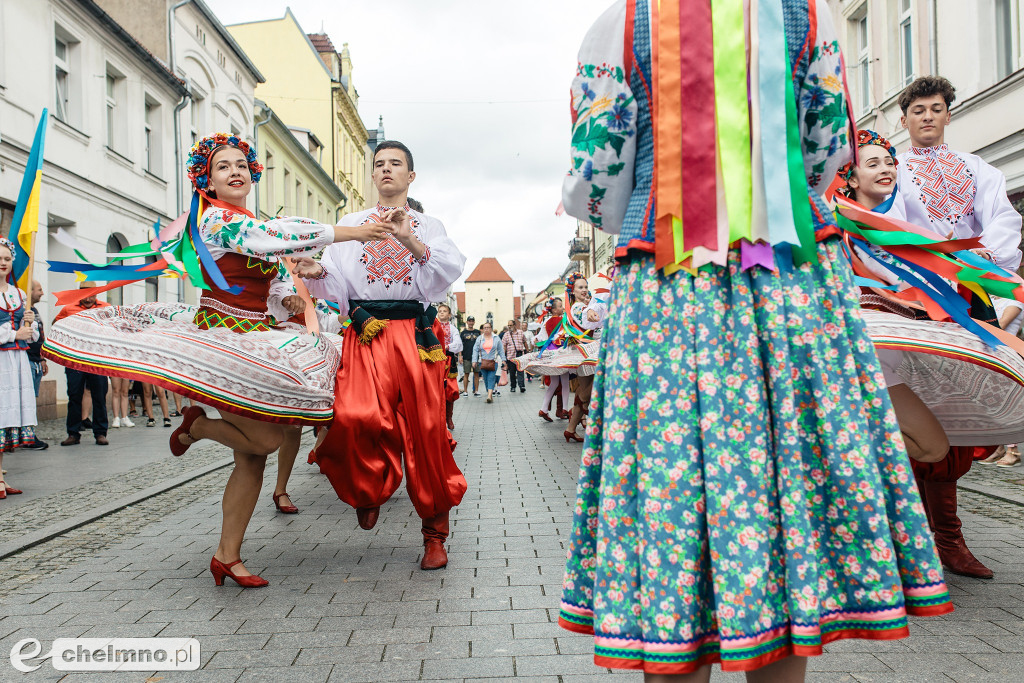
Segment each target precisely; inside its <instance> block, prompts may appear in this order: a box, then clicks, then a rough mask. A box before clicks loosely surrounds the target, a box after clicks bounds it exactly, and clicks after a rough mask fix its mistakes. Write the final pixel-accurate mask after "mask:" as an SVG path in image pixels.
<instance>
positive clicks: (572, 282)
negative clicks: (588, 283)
mask: <svg viewBox="0 0 1024 683" xmlns="http://www.w3.org/2000/svg"><path fill="white" fill-rule="evenodd" d="M586 279H587V278H585V277H583V273H581V272H579V271H578V270H577V271H576V272H575V273H573V274H572V275H570V276H569V277H567V278H566V279H565V293H566V295H567V296H572V290H573V289H574V288H575V287H576V283H577V282H578V281H579V280H586Z"/></svg>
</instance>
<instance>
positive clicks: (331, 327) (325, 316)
mask: <svg viewBox="0 0 1024 683" xmlns="http://www.w3.org/2000/svg"><path fill="white" fill-rule="evenodd" d="M315 310H316V319H317V322H319V323H320V331H321V332H329V333H330V334H341V316H340V315H338V314H337V313H335V312H334V311H332V310H331V309H330V308H328V307H327V304H325V303H324V302H322V301H317V302H316V305H315Z"/></svg>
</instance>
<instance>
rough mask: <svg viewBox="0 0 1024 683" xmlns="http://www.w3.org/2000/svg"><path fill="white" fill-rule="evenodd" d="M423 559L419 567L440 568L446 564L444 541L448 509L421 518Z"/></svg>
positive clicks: (446, 533) (446, 536)
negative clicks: (427, 517) (432, 515)
mask: <svg viewBox="0 0 1024 683" xmlns="http://www.w3.org/2000/svg"><path fill="white" fill-rule="evenodd" d="M422 532H423V559H422V560H421V561H420V569H424V570H431V569H441V568H443V567H446V566H448V553H447V552H446V551H445V549H444V542H445V541H446V540H447V539H448V511H447V510H446V511H444V512H442V513H440V514H439V515H436V516H434V517H430V518H429V519H424V520H423V529H422Z"/></svg>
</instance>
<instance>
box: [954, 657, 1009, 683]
mask: <svg viewBox="0 0 1024 683" xmlns="http://www.w3.org/2000/svg"><path fill="white" fill-rule="evenodd" d="M964 656H965V657H966V658H967V659H969V660H970V661H972V662H973V663H974V664H977V665H978V666H980V667H981V668H983V669H984V670H985V671H988V672H989V676H998V677H1005V679H1006V680H1008V681H1009V680H1014V681H1020V680H1022V679H1024V655H1019V654H1003V653H1000V654H967V655H964Z"/></svg>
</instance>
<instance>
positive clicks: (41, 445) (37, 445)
mask: <svg viewBox="0 0 1024 683" xmlns="http://www.w3.org/2000/svg"><path fill="white" fill-rule="evenodd" d="M49 447H50V444H48V443H46V442H45V441H40V440H39V439H36V440H35V441H33V442H32V443H30V444H29V445H27V446H22V448H24V449H26V450H29V451H45V450H46V449H47V448H49Z"/></svg>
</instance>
